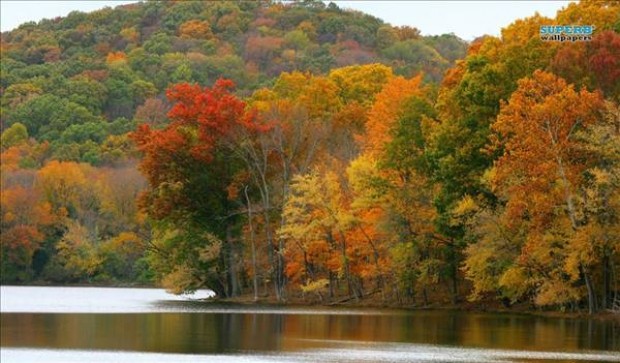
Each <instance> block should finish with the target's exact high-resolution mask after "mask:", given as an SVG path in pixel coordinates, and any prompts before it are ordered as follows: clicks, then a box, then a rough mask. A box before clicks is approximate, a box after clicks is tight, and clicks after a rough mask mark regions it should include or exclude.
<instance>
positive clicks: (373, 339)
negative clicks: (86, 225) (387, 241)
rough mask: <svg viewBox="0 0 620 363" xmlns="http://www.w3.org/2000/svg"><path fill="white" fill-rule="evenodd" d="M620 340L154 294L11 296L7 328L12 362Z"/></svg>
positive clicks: (567, 325) (545, 327)
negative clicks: (216, 301) (225, 302)
mask: <svg viewBox="0 0 620 363" xmlns="http://www.w3.org/2000/svg"><path fill="white" fill-rule="evenodd" d="M7 293H8V294H7ZM175 299H176V300H175ZM619 337H620V323H619V321H618V320H616V321H610V320H607V321H601V320H592V319H568V318H567V319H563V318H546V317H535V316H528V315H518V314H491V313H468V312H459V311H406V310H389V309H337V308H313V307H282V306H254V305H239V304H237V305H236V304H216V303H210V302H204V301H188V300H182V299H178V298H174V297H173V298H171V297H170V296H169V295H167V294H165V292H163V291H162V290H155V289H99V288H81V289H80V288H14V287H10V288H9V287H2V315H1V319H0V343H1V346H2V349H1V350H0V353H1V354H2V355H1V357H2V359H1V361H2V363H6V362H10V361H14V362H22V361H42V360H45V361H50V362H65V361H85V360H86V361H97V360H98V359H99V360H100V361H132V362H138V361H202V360H203V359H202V358H204V357H205V356H206V357H210V359H207V361H214V360H215V359H217V360H218V361H219V362H223V361H232V362H237V361H250V362H258V361H284V362H291V361H301V362H318V361H324V362H330V361H342V362H355V361H365V362H375V361H377V362H379V361H382V362H410V361H418V362H420V361H422V362H426V361H441V362H453V361H502V362H506V361H523V360H527V361H541V362H542V361H550V360H551V361H556V362H557V361H566V362H569V361H576V360H579V361H616V362H620V354H619V351H620V338H619ZM84 352H87V353H84ZM605 352H606V353H605ZM89 354H90V355H89ZM109 354H116V355H115V356H114V357H115V358H113V359H112V358H109ZM85 356H86V357H87V358H86V359H84V357H85ZM37 357H39V358H37ZM41 357H44V358H45V359H40V358H41ZM54 357H56V358H54ZM80 357H81V358H80ZM179 357H183V358H182V359H181V358H179ZM188 357H194V358H195V359H188V360H186V359H185V358H188ZM240 357H241V358H243V359H241V358H240ZM198 358H200V359H198Z"/></svg>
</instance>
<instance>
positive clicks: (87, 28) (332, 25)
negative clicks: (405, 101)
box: [0, 1, 467, 161]
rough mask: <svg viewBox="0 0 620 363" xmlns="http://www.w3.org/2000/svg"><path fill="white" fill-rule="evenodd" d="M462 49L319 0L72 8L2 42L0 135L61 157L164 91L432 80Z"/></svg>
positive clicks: (447, 39)
mask: <svg viewBox="0 0 620 363" xmlns="http://www.w3.org/2000/svg"><path fill="white" fill-rule="evenodd" d="M466 47H467V43H466V42H464V41H463V40H461V39H460V38H458V37H456V36H455V35H453V34H450V35H441V36H431V37H422V36H420V34H419V31H418V30H417V29H416V28H413V27H393V26H391V25H389V24H387V23H385V22H383V21H382V20H381V19H377V18H375V17H373V16H371V15H368V14H364V13H362V12H359V11H351V10H343V9H340V8H339V7H338V6H337V5H335V4H334V3H330V4H329V5H326V4H324V3H323V2H320V1H301V2H293V3H286V4H285V3H281V2H250V1H243V2H216V1H209V2H206V1H205V2H198V1H187V2H186V1H166V2H164V1H148V2H143V3H136V4H130V5H122V6H117V7H116V8H109V7H108V8H104V9H101V10H98V11H94V12H91V13H83V12H78V11H75V12H72V13H70V14H69V15H68V16H66V17H59V18H55V19H45V20H42V21H40V22H39V23H34V22H30V23H25V24H22V25H21V26H19V27H18V28H17V29H15V30H12V31H9V32H4V33H2V38H1V51H2V64H1V75H0V92H1V94H2V103H1V106H2V129H3V130H4V129H5V128H6V127H8V126H10V125H11V124H13V123H15V122H21V123H23V124H24V125H26V127H27V129H28V133H29V135H30V136H31V137H34V138H35V139H37V140H39V141H42V140H48V141H50V142H52V145H56V147H55V149H56V153H57V156H58V157H59V158H61V159H62V158H63V157H62V154H63V152H61V151H58V150H59V148H60V146H59V145H65V144H71V143H73V144H78V145H83V144H84V143H85V142H90V143H101V142H103V140H105V138H106V137H107V136H108V135H115V134H118V135H120V134H124V133H126V132H127V131H129V130H131V129H133V127H134V124H135V123H134V118H135V116H136V111H137V110H138V109H139V108H140V106H144V105H145V102H146V106H148V107H146V109H145V108H144V107H143V108H142V113H141V114H140V115H138V116H141V117H145V116H144V114H145V113H148V112H149V111H151V114H152V112H153V108H154V109H155V111H157V108H158V107H159V108H160V109H161V108H162V107H163V106H162V104H161V103H162V102H164V101H162V100H164V99H165V97H163V95H164V93H165V90H166V89H167V87H168V86H169V85H170V84H173V83H178V82H185V81H186V82H197V83H199V84H202V85H210V84H212V83H213V82H214V81H215V80H216V79H218V78H220V77H225V78H230V79H232V80H233V81H234V82H235V83H236V85H237V89H238V92H240V93H241V94H249V93H250V92H251V91H252V90H255V89H257V88H260V87H262V86H269V85H270V84H271V83H272V80H273V79H274V78H275V77H277V76H278V75H279V74H280V73H281V72H284V71H286V72H290V71H295V70H297V71H308V72H312V73H313V74H324V73H326V72H328V71H329V70H330V69H333V68H337V67H343V66H347V65H352V64H366V63H383V64H386V65H390V66H391V67H392V68H393V69H394V72H395V73H396V74H401V75H406V76H410V75H412V74H415V73H417V72H419V71H423V72H424V74H425V75H426V79H427V80H428V81H435V82H437V81H439V80H440V79H441V77H442V74H443V72H444V71H445V70H446V69H448V68H449V67H450V66H451V64H453V62H454V61H455V60H456V59H460V58H462V57H464V55H465V51H466ZM157 100H159V101H157ZM80 154H81V155H82V156H83V154H84V152H81V153H80ZM65 158H68V159H71V157H70V156H66V155H65ZM81 158H82V159H83V157H81ZM82 161H88V160H82Z"/></svg>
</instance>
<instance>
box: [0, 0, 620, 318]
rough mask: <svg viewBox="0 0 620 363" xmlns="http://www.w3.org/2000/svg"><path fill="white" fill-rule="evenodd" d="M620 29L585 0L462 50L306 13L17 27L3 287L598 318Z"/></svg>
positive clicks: (7, 139) (228, 10) (613, 213)
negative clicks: (84, 285)
mask: <svg viewBox="0 0 620 363" xmlns="http://www.w3.org/2000/svg"><path fill="white" fill-rule="evenodd" d="M547 24H593V25H595V27H596V28H595V29H596V30H595V33H594V34H593V36H592V39H591V40H590V41H586V42H582V41H576V42H552V41H543V40H542V39H541V38H540V35H539V31H540V26H542V25H547ZM618 24H620V5H619V4H618V3H617V2H607V1H582V2H579V3H571V4H569V5H568V6H567V7H566V8H564V9H562V10H560V11H559V12H558V13H557V15H556V17H555V18H546V17H543V16H540V15H537V14H536V15H534V16H531V17H528V18H525V19H520V20H517V21H515V22H514V23H513V24H510V25H508V26H507V27H506V28H504V29H502V31H501V36H499V37H493V36H483V37H481V38H479V39H477V40H475V41H473V42H472V43H471V44H467V43H465V42H464V41H462V40H461V39H459V38H458V37H456V36H454V35H446V34H444V35H437V36H422V35H421V33H420V31H419V30H418V29H416V28H413V27H407V26H404V27H393V26H391V25H389V24H386V23H384V22H383V21H381V20H380V19H377V18H374V17H372V16H370V15H367V14H363V13H361V12H356V11H350V10H342V9H340V8H339V7H338V6H337V5H336V4H332V3H330V4H329V5H326V4H325V3H323V2H321V1H294V2H290V3H282V2H279V1H274V2H215V1H204V2H197V1H194V2H185V1H178V2H159V1H148V2H144V3H136V4H130V5H124V6H119V7H116V8H114V9H111V8H105V9H102V10H99V11H95V12H92V13H89V14H85V13H80V12H72V13H70V14H69V15H68V16H67V17H64V18H57V19H53V20H42V21H41V22H39V23H38V24H34V23H27V24H23V25H21V26H20V27H18V28H17V29H15V30H12V31H10V32H5V33H3V34H2V36H1V42H0V46H1V49H2V62H1V72H0V94H1V98H0V107H1V109H0V110H1V113H0V117H1V122H2V124H1V127H2V137H1V142H2V145H1V163H0V169H1V171H2V176H1V178H2V180H1V181H2V198H1V199H2V200H1V207H2V214H1V228H2V240H1V242H2V243H1V244H0V253H1V262H2V271H1V272H2V274H1V276H2V282H3V283H4V282H12V283H14V282H18V283H29V282H33V281H37V282H58V283H69V282H98V283H108V284H110V283H117V282H120V281H124V282H134V283H154V284H160V285H162V286H165V287H166V288H168V289H169V290H171V291H174V292H178V293H180V292H186V291H192V290H195V289H198V288H201V287H208V288H210V289H212V290H213V291H215V292H216V294H217V295H218V296H222V297H233V296H237V295H240V294H244V293H250V292H252V293H253V296H254V299H255V300H258V299H261V298H269V297H272V298H274V299H276V300H278V301H288V300H298V299H301V300H304V301H312V302H322V303H328V302H333V301H339V300H343V301H347V300H349V299H357V300H359V299H367V298H369V299H373V301H375V302H380V303H382V304H392V303H394V304H406V305H416V306H420V305H430V304H436V305H445V304H459V303H462V302H464V301H465V300H470V301H481V300H483V301H484V303H485V304H493V303H494V302H497V303H500V302H501V303H502V304H504V305H506V306H511V305H512V304H521V305H523V306H526V307H528V308H533V307H536V308H547V309H561V310H566V309H573V310H577V309H583V310H585V309H587V310H588V311H590V312H594V311H597V310H599V309H608V308H611V307H612V306H613V303H614V301H615V302H616V303H617V302H618V301H619V299H620V295H619V294H620V290H618V276H617V273H616V271H617V269H618V266H619V265H620V242H619V241H620V239H619V238H620V156H619V155H620V111H619V109H620V106H619V102H620V100H619V98H618V97H619V96H620V93H619V92H620V88H619V86H618V84H619V81H620V70H619V69H620V68H619V67H620V35H619V31H620V29H619V28H618ZM466 48H468V49H466Z"/></svg>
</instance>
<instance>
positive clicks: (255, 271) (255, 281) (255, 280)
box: [244, 185, 258, 301]
mask: <svg viewBox="0 0 620 363" xmlns="http://www.w3.org/2000/svg"><path fill="white" fill-rule="evenodd" d="M244 193H245V201H246V203H247V205H248V226H249V227H250V246H251V248H252V275H253V277H252V282H253V287H254V301H258V268H257V266H256V244H255V242H254V226H253V224H252V205H251V204H250V197H249V196H248V186H247V185H246V186H245V188H244Z"/></svg>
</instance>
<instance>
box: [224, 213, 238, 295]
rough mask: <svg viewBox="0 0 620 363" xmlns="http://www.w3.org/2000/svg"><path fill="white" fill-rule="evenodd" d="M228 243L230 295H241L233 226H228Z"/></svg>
mask: <svg viewBox="0 0 620 363" xmlns="http://www.w3.org/2000/svg"><path fill="white" fill-rule="evenodd" d="M226 243H227V244H228V284H229V291H230V292H229V296H231V297H233V296H237V295H239V292H240V291H239V276H238V273H237V263H238V261H237V249H236V247H235V242H234V239H233V233H232V226H231V225H228V226H226Z"/></svg>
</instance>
